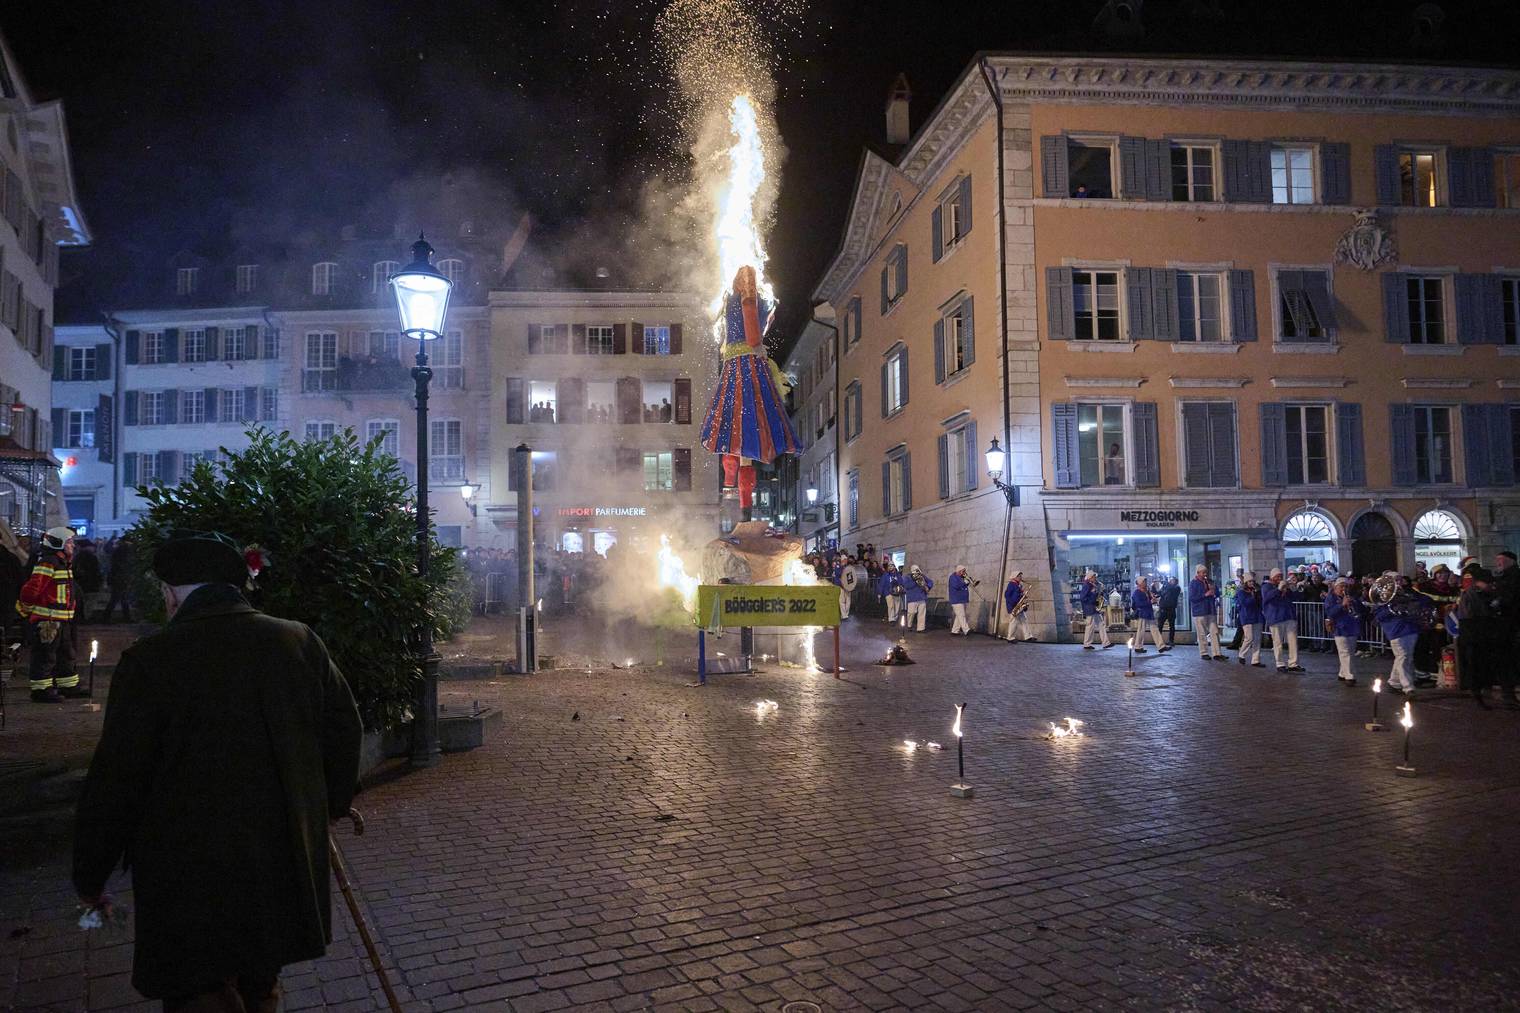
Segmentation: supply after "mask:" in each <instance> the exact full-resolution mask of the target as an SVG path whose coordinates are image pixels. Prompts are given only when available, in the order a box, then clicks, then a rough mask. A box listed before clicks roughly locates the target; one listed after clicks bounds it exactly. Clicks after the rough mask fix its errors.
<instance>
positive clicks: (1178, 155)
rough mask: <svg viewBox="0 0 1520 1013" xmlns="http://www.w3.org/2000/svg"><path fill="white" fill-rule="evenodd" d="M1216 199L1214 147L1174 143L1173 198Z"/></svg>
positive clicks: (1189, 199) (1179, 199) (1178, 199)
mask: <svg viewBox="0 0 1520 1013" xmlns="http://www.w3.org/2000/svg"><path fill="white" fill-rule="evenodd" d="M1213 199H1214V149H1213V148H1212V147H1210V146H1208V145H1204V144H1174V145H1172V200H1177V201H1211V200H1213Z"/></svg>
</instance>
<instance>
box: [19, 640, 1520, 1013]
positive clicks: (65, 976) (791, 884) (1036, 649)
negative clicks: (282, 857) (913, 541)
mask: <svg viewBox="0 0 1520 1013" xmlns="http://www.w3.org/2000/svg"><path fill="white" fill-rule="evenodd" d="M852 622H854V623H855V625H852V626H850V627H849V629H848V633H847V635H846V640H845V663H846V665H847V666H848V667H849V669H850V670H849V671H848V672H847V674H846V675H845V677H844V679H842V680H839V681H836V680H834V679H833V678H831V677H829V676H823V675H809V674H804V673H802V672H799V671H796V670H785V669H773V670H772V671H770V672H768V673H766V674H761V675H756V676H752V677H750V676H723V677H716V678H714V679H713V681H712V682H711V683H710V684H709V685H708V686H707V687H705V688H696V687H693V686H692V685H690V684H691V683H692V681H693V677H692V676H691V675H690V674H688V673H687V672H685V671H683V670H679V669H675V668H664V669H654V668H646V669H638V670H635V671H631V672H627V671H582V670H573V671H565V670H561V671H556V672H552V673H546V674H541V675H538V676H535V677H531V678H509V679H507V680H503V681H499V682H489V683H487V682H481V683H473V684H470V685H469V686H468V687H458V686H457V685H456V686H455V687H452V688H453V689H454V691H455V692H456V693H459V692H464V693H467V694H470V695H473V696H475V697H478V698H480V699H481V701H482V703H484V702H487V701H491V702H495V703H497V704H499V705H501V706H502V707H503V708H504V709H505V711H506V714H507V720H506V725H505V727H504V728H503V729H502V730H501V732H500V733H499V734H498V735H496V737H495V738H494V739H493V741H491V742H490V743H488V745H487V746H486V747H485V748H483V749H480V750H477V751H475V752H473V753H470V754H464V755H458V756H452V757H448V758H446V760H445V762H443V763H442V764H441V765H440V766H438V767H436V768H434V769H431V770H428V771H424V772H420V773H415V774H410V775H407V776H405V777H399V778H396V779H393V780H391V781H389V782H386V783H383V784H381V785H379V786H377V787H374V788H372V789H371V790H369V791H367V792H366V793H365V794H364V795H363V796H362V798H361V801H360V805H361V806H362V807H363V808H364V809H365V811H366V814H367V816H368V820H369V831H368V833H367V834H366V835H365V836H364V837H362V838H357V839H356V838H352V837H350V836H348V835H347V832H346V831H345V832H344V836H343V839H342V843H343V848H344V850H345V852H346V854H347V856H348V859H349V861H350V863H351V865H352V866H353V871H354V876H355V879H356V880H357V882H358V883H359V884H360V886H361V887H362V889H363V892H364V895H365V897H366V900H367V905H368V912H369V917H370V918H371V920H372V922H373V924H374V925H375V926H376V928H377V930H378V932H379V934H380V936H381V945H382V948H383V949H384V950H385V952H386V953H387V954H388V959H389V960H390V962H391V965H392V968H393V970H394V972H395V974H396V976H397V978H398V979H399V980H400V984H401V989H402V993H403V1004H404V1006H405V1008H407V1009H408V1010H451V1009H491V1010H505V1009H510V1010H516V1011H530V1010H551V1009H560V1008H577V1009H612V1010H625V1009H643V1008H649V1007H655V1008H662V1009H681V1010H710V1009H766V1010H780V1009H782V1008H783V1006H784V1004H785V1003H787V1002H791V1001H807V1002H811V1003H815V1004H817V1006H818V1007H820V1008H822V1009H829V1010H850V1009H901V1008H913V1009H927V1008H934V1009H952V1010H957V1009H958V1010H1003V1009H1026V1008H1041V1009H1117V1008H1124V1009H1154V1008H1169V1009H1230V1010H1239V1009H1264V1010H1271V1009H1290V1008H1291V1009H1368V1010H1397V1009H1428V1010H1458V1009H1460V1010H1476V1009H1499V1008H1510V1009H1513V1008H1514V1006H1513V1003H1514V1001H1515V1000H1514V996H1515V995H1516V994H1517V990H1520V963H1517V960H1516V956H1515V953H1516V942H1515V940H1516V934H1515V926H1516V917H1515V912H1516V910H1517V909H1520V904H1517V897H1520V882H1517V879H1520V875H1517V870H1520V842H1517V840H1516V838H1517V825H1516V821H1515V813H1516V812H1517V811H1520V763H1517V761H1520V714H1515V713H1512V712H1506V711H1503V710H1498V711H1493V712H1480V711H1479V710H1477V709H1476V708H1475V707H1474V706H1473V705H1472V704H1471V702H1470V701H1462V700H1437V701H1431V702H1428V703H1417V704H1416V711H1415V719H1416V721H1417V725H1416V727H1415V730H1414V735H1415V738H1414V761H1415V764H1416V765H1417V766H1418V768H1419V776H1418V777H1416V778H1414V779H1407V778H1401V777H1397V776H1395V773H1394V769H1393V768H1394V766H1395V764H1396V763H1397V762H1398V759H1399V745H1400V739H1399V736H1398V735H1397V733H1395V734H1381V735H1379V734H1373V733H1369V732H1366V731H1364V730H1363V728H1362V723H1363V722H1364V721H1365V720H1366V719H1367V717H1368V711H1369V709H1370V704H1371V695H1370V693H1369V692H1368V690H1367V687H1366V683H1365V681H1364V683H1363V685H1362V686H1361V687H1359V688H1358V689H1355V690H1351V689H1346V688H1342V687H1341V686H1339V685H1337V684H1336V682H1335V679H1334V676H1333V663H1332V662H1331V661H1329V660H1327V659H1325V658H1323V657H1320V656H1311V658H1310V660H1309V661H1308V662H1307V663H1308V664H1309V666H1310V668H1311V671H1310V672H1309V673H1308V674H1307V675H1298V676H1290V675H1283V674H1280V673H1277V672H1275V671H1273V670H1272V669H1271V668H1267V669H1251V668H1241V667H1239V666H1237V665H1236V664H1235V663H1234V661H1233V660H1232V661H1230V662H1229V663H1220V662H1203V661H1200V660H1198V658H1197V655H1196V653H1195V652H1194V651H1193V650H1192V649H1191V648H1179V649H1178V651H1177V652H1176V653H1174V654H1171V655H1167V656H1164V657H1157V656H1155V655H1154V654H1152V655H1149V656H1147V657H1145V658H1143V659H1137V667H1138V669H1139V671H1140V675H1139V676H1138V677H1136V678H1133V679H1126V678H1125V677H1124V676H1123V674H1122V673H1123V670H1124V660H1125V659H1124V652H1123V649H1122V648H1117V649H1115V650H1112V651H1108V652H1101V651H1099V652H1083V651H1081V650H1080V649H1079V648H1076V647H1074V646H1046V645H1024V644H1020V645H1009V644H1005V643H1002V642H1000V641H996V640H992V639H989V638H985V637H973V638H969V639H966V640H960V639H951V638H950V637H949V636H948V635H947V634H944V633H931V634H929V635H927V636H926V637H921V638H918V639H916V640H913V641H910V647H911V648H912V649H913V652H914V656H915V657H916V659H917V661H918V664H917V665H915V666H913V667H906V668H895V669H882V668H877V667H875V666H873V665H871V664H870V661H871V659H873V658H875V657H878V656H879V655H880V654H881V653H882V651H883V650H884V647H885V645H886V643H887V639H886V637H885V636H884V635H882V634H880V633H878V632H877V631H879V630H881V629H883V627H881V626H880V625H878V624H876V623H874V622H873V621H870V620H865V621H860V622H856V621H852ZM822 641H823V638H820V647H821V646H822ZM733 642H734V638H728V639H726V640H725V641H724V643H725V644H730V645H731V644H733ZM820 653H825V652H823V651H822V650H820ZM1358 664H1359V665H1364V664H1365V665H1369V666H1370V665H1371V664H1372V663H1370V662H1358ZM1379 667H1381V666H1379ZM1373 670H1374V669H1373V668H1371V667H1369V668H1368V669H1367V671H1368V672H1369V673H1370V672H1371V671H1373ZM762 699H769V700H774V701H776V703H777V704H778V705H779V706H778V707H777V708H776V709H775V710H773V711H770V712H767V713H759V712H757V709H756V707H755V706H754V705H755V702H756V701H758V700H762ZM1396 699H1397V698H1385V699H1384V704H1385V708H1386V709H1385V715H1386V714H1387V711H1388V710H1389V709H1392V708H1391V706H1389V705H1392V704H1393V703H1394V701H1395V700H1396ZM961 701H965V702H966V703H967V705H968V706H967V709H966V715H965V730H966V739H965V744H966V778H967V780H968V781H969V782H970V783H971V784H973V785H974V786H975V797H974V798H971V799H960V798H952V797H951V795H950V792H949V786H950V784H951V783H952V782H953V781H954V780H955V748H954V739H953V738H952V736H951V733H950V723H951V719H952V717H953V705H954V704H955V703H959V702H961ZM1068 715H1070V716H1073V717H1077V718H1080V719H1082V720H1083V721H1085V722H1086V728H1085V730H1086V731H1087V733H1088V734H1087V736H1086V737H1084V738H1081V739H1076V740H1068V741H1050V740H1047V739H1046V738H1044V737H1043V734H1044V733H1045V732H1046V731H1047V723H1048V722H1050V721H1056V720H1059V719H1061V718H1063V717H1065V716H1068ZM905 738H914V739H916V740H928V739H934V740H937V741H939V742H942V743H944V744H945V745H946V746H947V748H946V749H945V750H944V751H942V752H936V751H931V750H928V749H919V750H917V751H914V752H909V751H908V750H907V749H906V748H905V747H904V745H903V740H904V739H905ZM65 868H66V854H60V855H59V856H58V857H57V858H55V859H52V860H47V861H44V862H42V863H41V864H38V865H35V866H33V867H30V868H27V869H23V870H10V871H7V872H5V873H4V874H0V1008H6V1007H7V1004H9V1006H10V1007H13V1008H19V1009H57V1010H75V1009H84V1008H88V1009H114V1008H118V1007H127V1006H131V1005H132V1004H133V1003H134V1001H135V996H134V994H133V993H132V991H131V989H130V987H129V985H128V984H127V978H126V972H127V970H128V966H129V947H128V946H126V945H125V937H124V935H122V934H118V935H115V936H111V935H104V934H100V933H95V934H92V935H91V936H90V937H89V938H88V939H86V938H84V937H81V935H80V934H79V933H78V931H77V930H76V929H74V928H72V926H71V921H72V918H73V916H74V914H73V909H72V898H71V897H70V896H69V894H68V891H67V887H66V883H65ZM124 899H125V902H126V903H127V904H130V894H129V893H128V894H126V895H125V897H124ZM334 903H335V906H337V908H338V909H337V910H336V911H335V922H336V924H337V925H338V927H339V933H340V938H339V939H338V941H337V942H336V943H335V945H334V947H333V949H332V952H331V954H330V955H329V956H328V957H327V958H325V959H323V960H321V961H318V962H315V963H313V964H310V965H303V966H300V967H296V968H292V969H289V971H288V972H287V975H286V990H287V991H286V996H287V998H286V1006H285V1008H286V1009H288V1010H305V1009H316V1008H327V1009H355V1010H357V1009H371V1008H377V1006H376V1003H375V995H374V989H373V986H372V984H371V978H370V976H369V974H368V968H367V965H366V964H365V962H364V960H363V958H362V954H361V953H359V951H358V950H357V948H356V946H355V945H354V943H353V940H352V938H351V933H350V932H349V931H348V930H347V928H346V926H347V916H346V913H344V912H343V911H342V909H341V901H339V900H337V898H335V901H334ZM794 1008H795V1009H810V1008H811V1007H794Z"/></svg>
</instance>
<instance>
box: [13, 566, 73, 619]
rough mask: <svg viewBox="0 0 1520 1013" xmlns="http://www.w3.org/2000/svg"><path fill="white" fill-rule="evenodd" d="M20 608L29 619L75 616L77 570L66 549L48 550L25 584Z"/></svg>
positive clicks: (18, 609)
mask: <svg viewBox="0 0 1520 1013" xmlns="http://www.w3.org/2000/svg"><path fill="white" fill-rule="evenodd" d="M16 611H17V612H20V613H21V614H22V615H23V616H24V617H26V619H27V621H28V622H34V623H43V622H62V621H64V620H67V619H73V618H74V571H73V568H72V567H71V566H70V564H69V561H68V559H67V558H65V557H64V555H63V553H62V552H55V551H44V552H43V553H42V555H40V556H38V557H37V566H36V567H35V568H34V569H33V570H32V575H31V576H30V577H28V578H27V580H26V583H25V584H23V585H22V586H21V596H20V597H19V598H18V599H17V600H16Z"/></svg>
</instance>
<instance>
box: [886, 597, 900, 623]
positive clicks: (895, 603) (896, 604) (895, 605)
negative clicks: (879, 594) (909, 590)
mask: <svg viewBox="0 0 1520 1013" xmlns="http://www.w3.org/2000/svg"><path fill="white" fill-rule="evenodd" d="M901 607H902V600H901V599H900V598H898V597H897V595H895V594H889V595H887V622H889V623H895V622H897V610H898V609H899V608H901Z"/></svg>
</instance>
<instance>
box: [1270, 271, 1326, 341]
mask: <svg viewBox="0 0 1520 1013" xmlns="http://www.w3.org/2000/svg"><path fill="white" fill-rule="evenodd" d="M1302 274H1303V282H1302V284H1303V288H1304V293H1305V294H1306V295H1308V297H1309V305H1310V306H1311V307H1313V309H1314V315H1315V316H1317V317H1319V323H1320V326H1321V327H1323V328H1325V329H1326V330H1327V331H1333V330H1335V326H1336V324H1335V301H1334V300H1333V299H1331V298H1330V275H1329V274H1328V273H1327V272H1325V271H1304V272H1302ZM1278 284H1279V285H1281V281H1279V282H1278Z"/></svg>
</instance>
